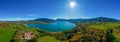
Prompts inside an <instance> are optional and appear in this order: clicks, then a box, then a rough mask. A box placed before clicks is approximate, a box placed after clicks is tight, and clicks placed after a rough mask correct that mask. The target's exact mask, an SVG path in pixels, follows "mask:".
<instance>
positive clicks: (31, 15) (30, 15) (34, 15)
mask: <svg viewBox="0 0 120 42" xmlns="http://www.w3.org/2000/svg"><path fill="white" fill-rule="evenodd" d="M27 16H29V17H38V15H37V14H28V15H27Z"/></svg>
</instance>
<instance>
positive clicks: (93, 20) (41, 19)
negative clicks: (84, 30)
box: [30, 17, 120, 22]
mask: <svg viewBox="0 0 120 42" xmlns="http://www.w3.org/2000/svg"><path fill="white" fill-rule="evenodd" d="M30 21H44V22H54V21H69V22H118V21H120V20H117V19H113V18H107V17H98V18H91V19H81V18H79V19H56V20H54V19H48V18H38V19H35V20H30Z"/></svg>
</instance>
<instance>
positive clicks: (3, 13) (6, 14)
mask: <svg viewBox="0 0 120 42" xmlns="http://www.w3.org/2000/svg"><path fill="white" fill-rule="evenodd" d="M70 1H75V2H76V6H75V7H74V9H71V8H70V7H69V2H70ZM119 11H120V0H0V20H17V18H19V19H18V20H28V19H34V18H51V19H56V18H66V19H70V18H95V17H109V18H116V19H120V12H119ZM14 18H15V19H14Z"/></svg>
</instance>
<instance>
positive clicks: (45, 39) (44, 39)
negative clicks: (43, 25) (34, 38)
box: [38, 36, 61, 42]
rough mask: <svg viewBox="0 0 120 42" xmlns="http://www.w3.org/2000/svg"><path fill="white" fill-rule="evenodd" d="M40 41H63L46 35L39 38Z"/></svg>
mask: <svg viewBox="0 0 120 42" xmlns="http://www.w3.org/2000/svg"><path fill="white" fill-rule="evenodd" d="M38 42H61V41H59V40H57V39H55V37H51V36H44V37H41V38H39V39H38Z"/></svg>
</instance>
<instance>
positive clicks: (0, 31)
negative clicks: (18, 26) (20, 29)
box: [0, 28, 16, 42]
mask: <svg viewBox="0 0 120 42" xmlns="http://www.w3.org/2000/svg"><path fill="white" fill-rule="evenodd" d="M15 31H16V30H15V29H8V28H7V29H4V28H0V42H10V41H11V40H12V39H13V38H14V34H15Z"/></svg>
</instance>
